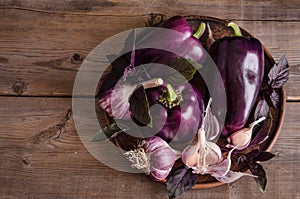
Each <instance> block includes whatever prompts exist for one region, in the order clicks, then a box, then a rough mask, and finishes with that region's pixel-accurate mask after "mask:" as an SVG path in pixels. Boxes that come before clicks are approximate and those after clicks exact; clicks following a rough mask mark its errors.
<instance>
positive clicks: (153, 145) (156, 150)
mask: <svg viewBox="0 0 300 199" xmlns="http://www.w3.org/2000/svg"><path fill="white" fill-rule="evenodd" d="M124 155H125V156H126V157H127V159H128V160H129V161H130V162H131V163H132V165H131V166H132V167H133V168H137V169H139V170H142V171H143V172H145V173H146V174H148V175H150V176H151V177H152V178H153V179H154V180H157V181H161V180H164V179H165V178H166V177H167V176H168V175H169V173H170V171H171V169H172V167H173V165H174V163H175V161H176V160H177V159H178V158H179V157H180V156H178V154H177V151H175V150H173V149H172V148H171V147H170V146H169V145H168V143H167V142H165V141H164V140H163V139H161V138H160V137H157V136H152V137H150V138H147V139H146V140H144V141H143V142H142V143H141V144H139V145H138V147H137V149H134V150H131V151H127V152H126V153H124Z"/></svg>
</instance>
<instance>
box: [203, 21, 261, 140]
mask: <svg viewBox="0 0 300 199" xmlns="http://www.w3.org/2000/svg"><path fill="white" fill-rule="evenodd" d="M233 28H234V29H235V34H236V36H232V37H224V38H221V39H219V40H217V41H215V42H214V43H213V44H212V46H211V48H210V50H209V54H210V55H211V57H212V59H213V60H214V62H215V63H216V65H217V67H218V69H219V71H220V73H221V76H222V79H223V82H224V86H225V90H226V96H227V113H226V118H225V124H224V128H223V130H222V135H223V136H224V137H228V136H229V135H230V134H232V133H233V132H234V131H236V130H239V129H241V128H242V127H243V126H244V125H245V124H246V122H247V120H248V117H249V114H250V112H251V111H252V108H253V106H254V104H255V102H256V99H257V95H258V92H259V90H260V88H261V84H262V80H263V76H264V50H263V46H262V44H261V42H260V41H259V40H258V39H255V38H246V37H243V36H241V34H240V31H239V29H237V28H238V27H237V26H233ZM217 90H218V89H216V91H217ZM224 94H225V93H224ZM215 102H217V105H216V106H218V104H220V103H222V102H218V100H217V99H216V100H215Z"/></svg>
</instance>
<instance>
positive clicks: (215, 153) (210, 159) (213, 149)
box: [206, 142, 222, 165]
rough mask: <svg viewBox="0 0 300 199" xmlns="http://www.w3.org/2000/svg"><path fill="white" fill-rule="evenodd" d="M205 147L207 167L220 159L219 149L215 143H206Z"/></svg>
mask: <svg viewBox="0 0 300 199" xmlns="http://www.w3.org/2000/svg"><path fill="white" fill-rule="evenodd" d="M206 147H207V156H206V164H207V165H212V164H216V163H217V162H219V161H220V160H221V159H222V152H221V149H220V147H219V146H218V145H217V144H216V143H213V142H206Z"/></svg>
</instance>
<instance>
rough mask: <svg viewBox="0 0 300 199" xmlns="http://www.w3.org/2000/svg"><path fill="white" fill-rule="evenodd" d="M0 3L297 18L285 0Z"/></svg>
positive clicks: (294, 4) (72, 10) (296, 5)
mask: <svg viewBox="0 0 300 199" xmlns="http://www.w3.org/2000/svg"><path fill="white" fill-rule="evenodd" d="M1 5H2V6H10V7H16V8H18V9H34V10H37V11H40V12H57V13H59V12H60V13H69V14H82V13H88V14H92V15H119V16H132V14H133V13H134V15H147V14H150V13H162V14H165V15H169V16H172V15H176V14H177V15H207V16H210V15H214V16H215V17H219V18H226V19H240V20H299V19H300V12H299V9H300V2H299V1H297V0H288V1H279V0H276V1H263V0H259V1H255V0H251V1H241V0H240V1H234V0H230V1H218V0H213V1H204V0H200V1H196V0H190V1H180V0H175V1H170V0H162V1H157V0H156V1H149V0H142V1H139V0H130V1H121V0H110V1H107V0H92V1H91V0H90V1H83V0H72V1H60V0H55V1H52V2H51V4H49V2H48V1H47V0H38V1H34V2H32V1H30V0H25V1H24V0H17V1H15V0H5V1H2V3H1Z"/></svg>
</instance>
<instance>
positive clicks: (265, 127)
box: [249, 117, 273, 146]
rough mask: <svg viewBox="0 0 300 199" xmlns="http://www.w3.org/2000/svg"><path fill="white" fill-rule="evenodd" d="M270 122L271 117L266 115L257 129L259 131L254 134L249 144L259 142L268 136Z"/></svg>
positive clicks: (270, 126) (271, 120)
mask: <svg viewBox="0 0 300 199" xmlns="http://www.w3.org/2000/svg"><path fill="white" fill-rule="evenodd" d="M272 122H273V119H272V117H267V120H266V121H265V122H264V124H263V126H262V127H261V128H260V129H259V131H258V132H257V133H256V134H255V135H254V137H253V139H252V140H251V142H250V144H249V146H251V145H254V144H261V143H262V142H264V141H265V140H266V139H267V138H268V136H269V133H270V131H271V128H272Z"/></svg>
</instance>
